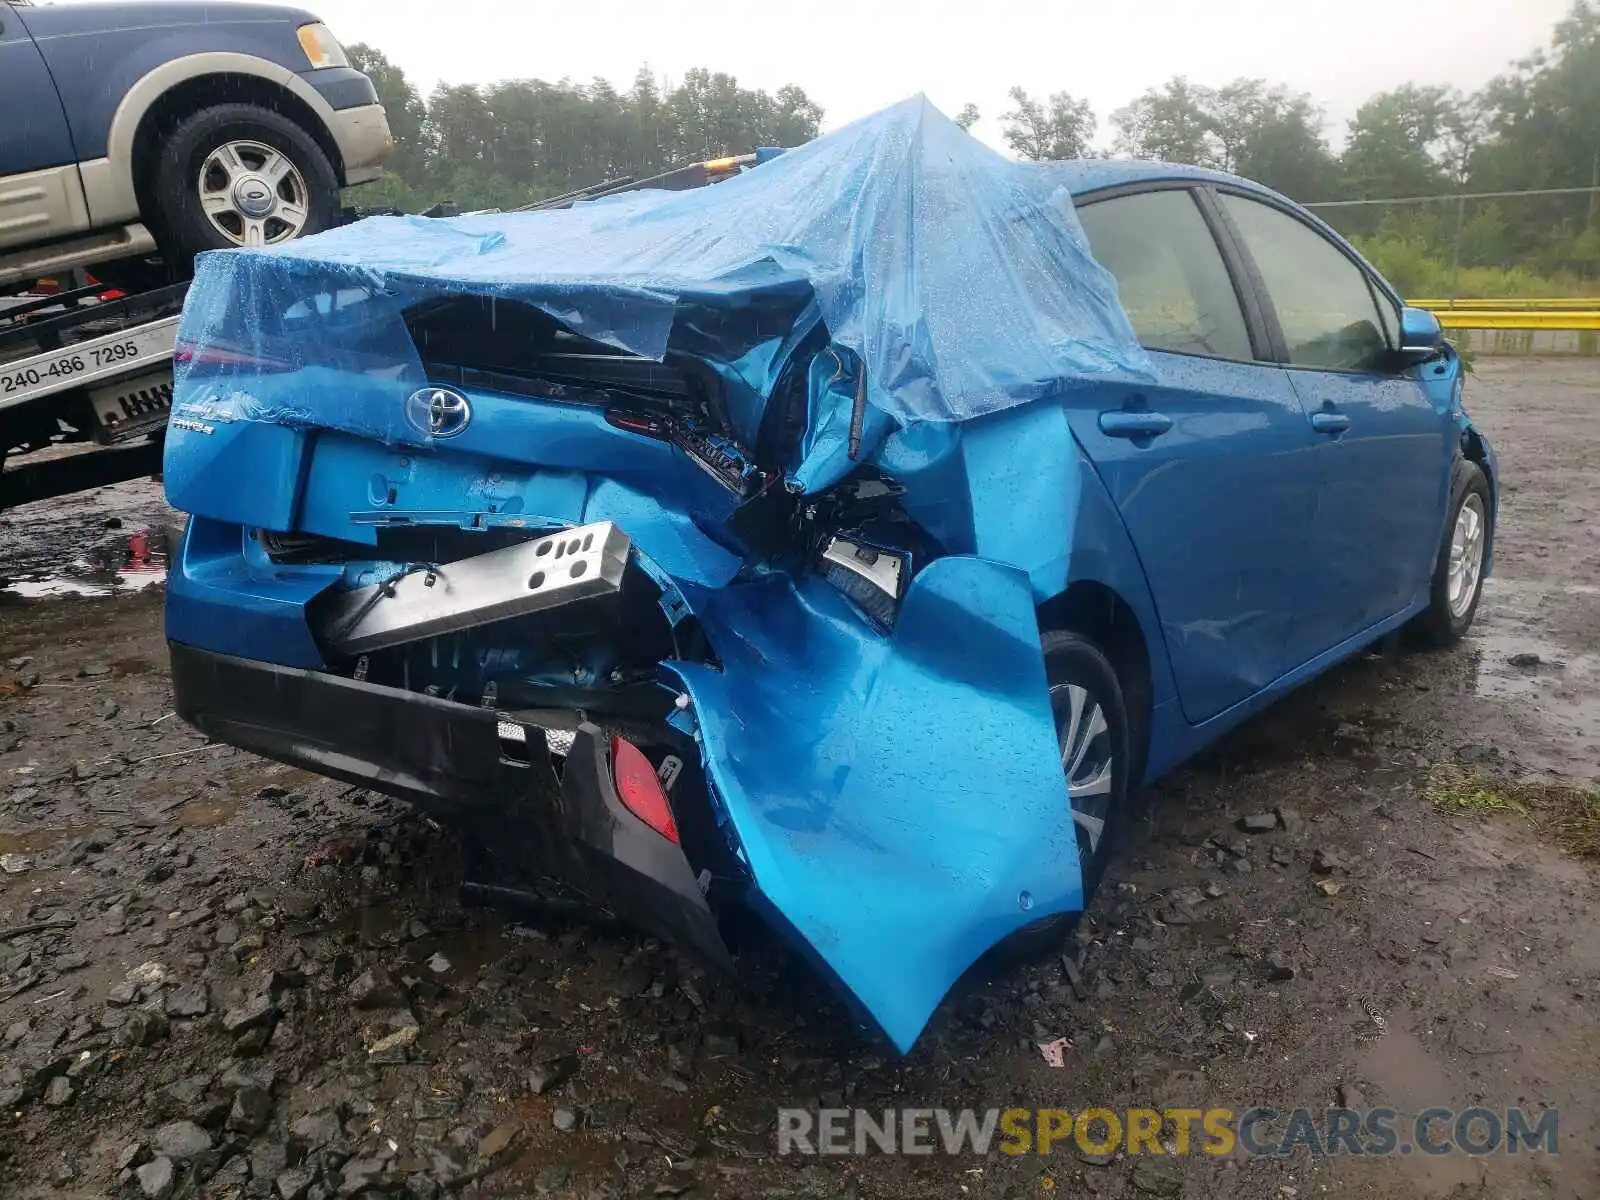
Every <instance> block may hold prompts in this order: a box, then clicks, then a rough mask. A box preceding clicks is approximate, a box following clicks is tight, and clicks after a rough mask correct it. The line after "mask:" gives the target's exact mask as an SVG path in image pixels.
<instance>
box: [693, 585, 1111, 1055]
mask: <svg viewBox="0 0 1600 1200" xmlns="http://www.w3.org/2000/svg"><path fill="white" fill-rule="evenodd" d="M701 619H702V620H703V622H704V623H705V626H706V630H707V633H708V634H709V635H710V637H711V640H712V642H713V644H714V645H715V646H716V647H717V650H718V653H719V656H720V657H721V660H722V663H723V669H722V670H721V671H717V670H715V669H713V668H709V667H705V666H701V665H697V664H687V663H675V664H669V666H670V667H671V669H672V670H673V671H675V672H676V673H677V675H678V677H679V678H680V679H681V680H682V682H683V685H684V687H685V688H686V689H687V690H688V693H689V696H690V698H691V700H692V704H693V711H694V714H695V716H696V718H697V721H698V727H699V737H700V741H701V745H702V748H703V753H704V757H705V764H706V770H707V775H708V777H709V779H710V780H711V783H712V785H713V787H714V788H715V789H716V793H717V796H718V797H719V798H720V802H721V803H722V804H723V805H724V806H725V807H726V811H727V815H728V817H729V818H730V820H731V821H732V824H733V826H734V829H735V831H736V832H737V835H738V840H739V843H740V845H741V847H742V850H743V853H744V855H745V857H746V860H747V862H748V865H749V868H750V871H751V875H752V877H753V880H754V888H755V890H756V891H757V892H758V893H759V897H760V899H761V900H764V901H765V903H766V904H768V905H770V906H771V908H772V909H774V910H776V912H777V913H778V914H781V917H782V919H783V920H782V923H785V924H787V926H788V927H789V928H790V929H791V930H792V931H793V932H794V933H795V934H797V935H798V936H799V937H800V938H802V939H803V940H804V942H805V943H806V945H807V946H808V947H809V949H810V950H811V951H813V952H814V954H815V956H816V957H817V958H819V959H820V960H821V961H822V962H824V963H825V964H826V965H827V966H828V968H830V969H831V970H832V971H833V973H834V974H835V975H836V976H837V978H838V980H839V982H840V983H841V984H842V985H843V987H844V988H845V989H846V990H847V991H848V992H849V993H850V994H851V995H852V996H853V997H854V998H855V999H856V1000H857V1001H859V1003H860V1005H861V1007H862V1008H864V1009H865V1010H866V1012H868V1013H869V1014H870V1015H871V1016H872V1018H873V1019H875V1020H876V1021H877V1023H878V1024H879V1025H880V1026H881V1027H882V1028H883V1030H884V1032H885V1033H887V1034H888V1036H889V1037H890V1038H891V1039H892V1040H893V1041H894V1043H895V1044H896V1045H897V1046H899V1047H900V1048H901V1049H902V1050H905V1049H908V1048H909V1047H910V1046H911V1044H912V1042H914V1041H915V1040H916V1037H917V1035H918V1034H919V1033H920V1032H921V1030H922V1028H923V1026H924V1025H925V1024H926V1023H927V1020H928V1018H929V1016H930V1015H931V1014H932V1012H933V1010H934V1009H935V1008H936V1007H937V1006H938V1004H939V1001H940V1000H941V999H942V998H943V996H944V995H945V993H946V992H947V991H948V990H949V988H950V986H951V984H953V983H954V982H955V980H956V979H957V978H958V977H959V976H960V975H961V974H962V972H963V971H965V970H966V968H967V967H968V966H970V965H971V963H972V962H973V961H974V960H975V959H976V958H977V957H978V956H979V955H980V954H982V953H983V951H984V950H986V949H988V948H989V947H990V946H992V945H993V944H994V943H995V942H997V941H999V940H1000V939H1001V938H1003V937H1005V936H1006V935H1007V934H1009V933H1012V932H1013V931H1015V930H1017V929H1019V928H1021V927H1022V926H1024V925H1027V924H1029V923H1031V922H1033V921H1036V920H1038V919H1040V918H1041V917H1044V916H1047V915H1050V914H1052V913H1059V912H1069V911H1075V910H1077V909H1079V908H1081V907H1082V900H1083V886H1082V880H1081V877H1080V874H1079V868H1078V849H1077V838H1076V834H1075V832H1074V828H1073V824H1072V818H1071V810H1070V806H1069V803H1068V798H1067V790H1066V782H1065V777H1064V776H1063V774H1062V770H1061V764H1060V761H1059V757H1058V752H1057V749H1056V745H1057V742H1056V734H1055V724H1054V721H1053V719H1052V716H1051V711H1050V704H1049V696H1048V691H1047V687H1046V683H1045V672H1044V661H1043V656H1042V654H1041V651H1040V637H1039V629H1038V624H1037V621H1036V618H1035V612H1034V600H1033V595H1032V592H1031V589H1030V587H1029V583H1028V579H1027V576H1026V575H1025V574H1024V573H1023V572H1021V571H1019V570H1017V569H1015V568H1013V567H1007V566H1002V565H1000V564H997V563H993V562H989V561H986V560H983V559H979V558H973V557H950V558H943V559H939V560H937V561H935V562H933V563H931V564H930V565H929V566H928V567H926V568H925V569H924V570H923V571H922V572H921V573H920V574H919V575H918V576H917V578H916V580H915V581H914V582H913V583H912V585H911V587H910V589H909V591H908V592H907V594H906V596H905V599H904V601H903V604H902V607H901V610H900V613H899V617H898V619H897V621H896V624H895V628H894V631H893V634H892V635H891V636H888V637H884V636H881V635H879V634H878V633H876V632H874V631H873V630H872V629H871V628H869V627H868V626H867V625H866V624H865V623H864V622H863V621H862V620H861V619H860V618H859V617H858V616H857V615H856V614H855V612H854V610H853V609H851V608H850V606H849V605H848V604H847V603H846V602H845V601H844V600H843V599H842V598H841V597H840V596H839V595H838V594H837V593H835V592H834V591H833V590H832V589H831V588H830V587H829V586H828V585H827V584H826V583H824V582H822V581H821V580H818V579H815V578H810V577H805V578H801V579H798V580H796V579H792V578H790V577H788V576H783V575H769V576H766V577H763V578H760V579H757V580H754V581H752V582H749V583H745V584H738V585H734V586H731V587H728V588H725V589H722V590H720V591H717V592H714V593H711V594H709V595H708V597H707V605H706V607H705V609H704V610H703V611H702V613H701Z"/></svg>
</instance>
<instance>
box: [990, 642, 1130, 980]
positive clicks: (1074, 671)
mask: <svg viewBox="0 0 1600 1200" xmlns="http://www.w3.org/2000/svg"><path fill="white" fill-rule="evenodd" d="M1044 667H1045V679H1046V681H1047V682H1048V683H1049V685H1050V687H1051V689H1052V693H1053V692H1054V689H1056V688H1058V687H1060V686H1062V685H1064V684H1069V683H1070V684H1076V685H1078V686H1079V687H1081V688H1083V689H1084V690H1085V691H1087V692H1088V693H1089V696H1090V698H1091V700H1093V701H1094V702H1096V703H1098V704H1099V705H1100V709H1101V712H1103V713H1104V714H1105V719H1106V726H1107V736H1108V737H1109V739H1110V741H1111V754H1112V765H1111V792H1110V794H1109V797H1108V804H1107V810H1106V816H1105V827H1104V829H1103V831H1102V834H1101V837H1100V840H1099V843H1098V844H1097V845H1096V846H1095V848H1094V851H1093V852H1092V853H1090V852H1088V851H1087V850H1086V849H1085V850H1082V851H1081V852H1080V855H1079V860H1078V865H1079V870H1080V871H1081V872H1082V875H1083V904H1084V907H1085V908H1087V907H1088V906H1089V901H1090V899H1091V898H1092V897H1093V896H1094V893H1095V890H1096V889H1097V888H1098V887H1099V886H1100V880H1101V877H1102V876H1104V874H1105V870H1106V865H1107V864H1108V863H1109V862H1110V861H1111V858H1112V855H1113V854H1114V853H1115V851H1116V846H1117V843H1118V841H1119V840H1120V835H1121V831H1122V828H1123V825H1124V823H1125V821H1126V818H1127V811H1128V796H1129V792H1130V789H1131V786H1132V778H1131V774H1132V768H1133V763H1134V752H1133V751H1134V731H1133V728H1132V726H1131V725H1130V724H1129V721H1128V710H1127V702H1126V700H1125V699H1124V696H1123V688H1122V681H1121V680H1120V679H1118V678H1117V672H1116V669H1115V668H1114V667H1112V665H1111V662H1110V660H1109V659H1107V658H1106V656H1105V655H1104V654H1103V653H1102V652H1101V650H1100V648H1099V647H1098V646H1096V645H1095V644H1094V643H1093V642H1092V641H1090V640H1089V639H1088V638H1086V637H1083V636H1081V635H1080V634H1076V633H1071V632H1068V631H1066V630H1052V631H1050V632H1047V633H1046V634H1045V635H1044ZM1059 717H1060V713H1059V710H1058V722H1057V725H1058V733H1059V725H1060V720H1059ZM1079 915H1080V914H1079V913H1059V914H1056V915H1053V916H1049V917H1045V918H1044V919H1043V920H1041V921H1036V922H1035V923H1034V924H1032V925H1029V926H1026V927H1025V928H1023V929H1019V930H1018V931H1017V932H1016V933H1014V934H1012V935H1011V936H1010V937H1008V938H1007V939H1006V940H1005V941H1004V942H1002V943H1001V944H1000V947H999V949H1000V951H1001V953H1002V956H1003V957H1006V958H1019V959H1033V958H1039V957H1042V956H1043V955H1045V954H1050V953H1054V952H1056V951H1058V950H1060V948H1061V943H1062V941H1063V939H1064V938H1065V936H1066V933H1067V932H1068V930H1070V929H1071V928H1072V926H1073V925H1075V924H1076V923H1077V921H1078V917H1079Z"/></svg>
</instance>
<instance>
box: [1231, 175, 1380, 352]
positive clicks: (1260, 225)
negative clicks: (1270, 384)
mask: <svg viewBox="0 0 1600 1200" xmlns="http://www.w3.org/2000/svg"><path fill="white" fill-rule="evenodd" d="M1222 203H1223V204H1224V205H1225V206H1226V208H1227V210H1228V213H1229V215H1231V216H1232V217H1233V220H1234V223H1235V224H1236V225H1237V226H1238V227H1239V233H1240V235H1241V236H1242V237H1243V238H1244V244H1245V246H1246V248H1248V249H1249V251H1250V254H1251V257H1253V258H1254V259H1255V262H1256V267H1257V269H1258V270H1260V272H1261V277H1262V280H1263V281H1264V282H1265V283H1266V285H1267V294H1268V296H1269V297H1270V298H1271V300H1272V305H1273V307H1274V308H1275V309H1276V310H1277V312H1278V323H1279V324H1280V325H1282V326H1283V337H1284V340H1285V341H1286V342H1288V344H1289V345H1288V348H1289V362H1290V363H1291V364H1292V365H1294V366H1300V367H1321V368H1324V369H1326V370H1338V371H1372V370H1378V369H1380V368H1381V367H1382V366H1383V364H1384V361H1385V357H1386V354H1387V351H1388V350H1389V347H1390V340H1389V335H1388V333H1387V332H1386V330H1387V329H1388V327H1389V326H1390V325H1392V324H1393V323H1394V314H1392V313H1391V314H1389V318H1388V320H1387V321H1386V320H1385V318H1384V314H1383V313H1382V312H1381V311H1380V309H1379V306H1378V302H1377V300H1376V299H1374V297H1373V291H1372V287H1371V285H1370V284H1369V283H1368V281H1367V276H1366V272H1364V271H1363V270H1362V269H1361V268H1360V267H1358V266H1357V265H1356V264H1355V263H1354V262H1352V261H1351V260H1350V259H1349V258H1347V257H1346V256H1345V255H1344V253H1343V252H1342V251H1341V250H1340V249H1339V248H1338V247H1337V246H1335V245H1334V244H1333V243H1332V242H1330V241H1329V240H1328V239H1327V238H1325V237H1323V236H1322V234H1320V233H1318V232H1317V231H1316V230H1315V229H1313V228H1311V227H1310V226H1309V225H1306V224H1304V223H1303V222H1301V221H1297V220H1295V218H1293V217H1291V216H1290V215H1289V214H1288V213H1286V212H1283V211H1281V210H1280V209H1276V208H1273V207H1271V206H1270V205H1266V204H1261V203H1259V202H1257V201H1255V200H1246V199H1245V198H1244V197H1242V196H1235V195H1230V194H1228V193H1226V192H1225V193H1223V195H1222Z"/></svg>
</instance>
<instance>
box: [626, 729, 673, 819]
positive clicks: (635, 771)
mask: <svg viewBox="0 0 1600 1200" xmlns="http://www.w3.org/2000/svg"><path fill="white" fill-rule="evenodd" d="M611 777H612V779H614V780H615V781H616V784H617V796H618V797H619V798H620V799H621V800H622V803H623V804H625V805H627V806H628V811H629V812H631V813H632V814H633V815H634V816H636V817H638V818H639V819H640V820H641V821H643V822H644V823H645V824H646V825H648V826H650V828H651V829H654V830H655V831H656V832H657V833H659V834H660V835H661V836H662V837H664V838H666V839H667V841H669V842H672V843H673V844H675V845H676V844H677V843H678V823H677V822H676V821H674V820H673V819H672V809H671V807H670V806H669V805H668V804H667V793H666V792H664V791H662V790H661V779H660V777H658V776H657V775H656V769H655V768H654V767H652V766H651V765H650V760H649V759H648V758H646V757H645V756H644V754H643V753H642V752H641V751H640V750H639V748H638V747H637V746H635V745H634V744H633V743H632V742H627V741H624V740H623V739H622V738H619V737H613V738H612V739H611Z"/></svg>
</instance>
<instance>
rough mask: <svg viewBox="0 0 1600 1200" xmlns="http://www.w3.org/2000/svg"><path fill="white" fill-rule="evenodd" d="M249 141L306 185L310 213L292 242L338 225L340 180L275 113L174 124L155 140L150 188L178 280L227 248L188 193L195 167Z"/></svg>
mask: <svg viewBox="0 0 1600 1200" xmlns="http://www.w3.org/2000/svg"><path fill="white" fill-rule="evenodd" d="M242 139H248V140H250V141H254V142H261V143H262V144H264V145H267V146H271V147H272V148H273V149H274V150H277V151H278V152H279V153H281V154H284V155H286V156H287V157H288V159H289V161H290V162H292V163H293V164H294V165H295V167H296V168H297V169H298V170H299V172H300V176H301V178H302V179H304V180H305V183H306V190H307V192H308V196H307V199H308V201H309V206H310V207H309V213H308V217H307V220H306V225H305V228H304V229H303V230H301V232H300V234H299V236H302V237H304V236H306V235H309V234H312V233H317V232H319V231H321V230H324V229H329V228H332V227H333V226H334V225H337V224H338V223H339V215H340V207H339V179H338V176H337V175H335V174H334V170H333V165H332V164H331V163H330V162H329V161H328V156H327V155H326V154H324V153H323V151H322V147H320V146H319V145H317V142H316V139H315V138H313V137H312V136H311V135H310V134H309V133H307V132H306V131H305V129H303V128H302V127H301V126H299V125H297V124H295V123H294V122H293V121H291V120H290V119H289V118H288V117H285V116H283V115H282V114H281V113H276V112H273V111H272V110H271V109H266V108H260V107H258V106H256V105H254V104H218V105H215V106H213V107H211V108H202V109H201V110H200V111H199V112H196V113H194V114H192V115H190V116H188V117H186V118H184V120H182V121H181V122H179V124H178V125H177V126H176V127H175V128H174V129H173V130H172V131H171V132H170V133H168V134H167V136H166V137H165V138H164V139H163V140H162V142H161V145H160V147H159V149H158V150H157V152H156V161H155V167H154V170H153V171H152V172H151V175H150V178H151V182H152V185H153V188H154V196H153V199H154V204H155V212H154V213H153V214H150V215H151V216H152V217H153V219H154V221H155V224H156V229H157V240H158V241H159V242H160V244H161V251H162V258H163V260H164V261H165V262H166V264H167V266H168V267H169V268H170V269H171V270H172V271H173V272H174V273H176V275H177V276H179V277H182V276H186V275H188V274H189V273H190V272H191V271H192V270H193V267H194V256H195V255H196V254H198V253H200V252H201V251H202V250H226V249H229V248H230V247H232V246H233V245H234V243H232V242H230V241H229V240H228V239H227V238H225V237H223V236H222V234H221V233H220V232H219V231H218V230H216V229H215V228H213V227H212V225H211V222H210V221H209V220H208V219H207V217H206V215H205V213H204V212H202V211H201V209H200V197H199V194H198V190H197V188H196V186H195V181H196V179H197V178H198V176H199V173H200V167H201V165H202V164H203V163H204V162H205V160H206V156H207V155H209V154H210V153H211V152H212V151H213V150H215V149H216V148H217V147H218V146H221V145H223V144H224V143H226V142H231V141H237V140H242Z"/></svg>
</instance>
